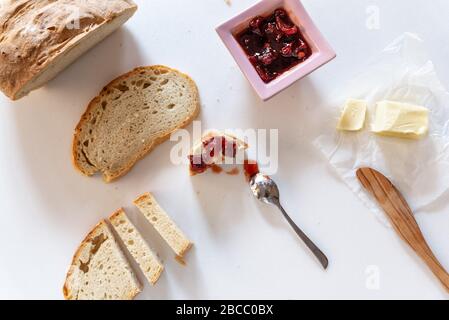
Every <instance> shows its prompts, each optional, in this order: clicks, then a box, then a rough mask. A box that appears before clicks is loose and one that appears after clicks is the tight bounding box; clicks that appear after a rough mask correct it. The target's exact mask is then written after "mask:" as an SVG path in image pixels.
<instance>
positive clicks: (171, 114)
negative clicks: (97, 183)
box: [73, 66, 200, 182]
mask: <svg viewBox="0 0 449 320" xmlns="http://www.w3.org/2000/svg"><path fill="white" fill-rule="evenodd" d="M199 110H200V101H199V94H198V90H197V87H196V85H195V83H194V82H193V80H192V79H190V78H189V77H188V76H187V75H185V74H183V73H181V72H179V71H176V70H173V69H170V68H168V67H164V66H151V67H141V68H137V69H135V70H133V71H131V72H129V73H127V74H125V75H123V76H121V77H119V78H117V79H116V80H114V81H112V82H111V83H110V84H108V85H107V86H106V87H105V88H104V89H103V90H102V91H101V93H100V94H99V96H97V97H96V98H94V99H93V100H92V102H91V103H90V104H89V106H88V108H87V111H86V112H85V113H84V115H83V116H82V117H81V120H80V122H79V124H78V126H77V127H76V130H75V136H74V141H73V159H74V164H75V167H76V168H77V169H78V170H79V171H81V172H82V173H83V174H85V175H87V176H91V175H94V174H95V173H97V172H101V173H102V174H103V178H104V180H105V181H106V182H110V181H112V180H114V179H117V178H119V177H121V176H122V175H124V174H126V173H127V172H128V171H129V170H130V169H131V168H132V167H133V166H134V164H135V163H136V162H137V161H138V160H139V159H141V158H143V157H144V156H145V155H146V154H148V153H149V152H150V151H152V150H153V149H154V148H155V147H156V146H157V145H159V144H160V143H162V142H164V141H165V140H167V139H168V138H169V137H170V135H171V133H173V132H174V131H176V130H178V129H179V128H182V127H184V126H186V125H188V124H189V123H190V122H192V121H193V120H194V119H195V117H196V116H197V115H198V113H199Z"/></svg>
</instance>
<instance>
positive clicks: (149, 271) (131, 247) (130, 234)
mask: <svg viewBox="0 0 449 320" xmlns="http://www.w3.org/2000/svg"><path fill="white" fill-rule="evenodd" d="M109 221H110V222H111V224H112V226H113V227H114V229H115V231H117V233H118V235H119V236H120V238H121V239H122V241H123V243H124V244H125V246H126V248H127V249H128V251H129V252H130V253H131V255H132V256H133V258H134V259H135V260H136V261H137V263H138V264H139V267H140V269H141V270H142V272H143V273H144V275H145V277H146V278H147V279H148V281H149V282H150V283H151V285H155V284H156V282H157V281H158V280H159V277H160V276H161V274H162V271H164V266H163V265H162V263H161V261H160V260H159V258H158V257H157V255H156V254H155V253H154V252H153V250H151V248H150V246H149V245H148V243H147V242H146V241H145V240H144V239H143V237H142V235H141V234H140V232H139V231H138V230H137V228H136V227H135V226H134V224H133V223H132V222H131V221H130V220H129V218H128V217H127V215H126V213H125V211H124V210H123V209H120V210H118V211H117V212H115V213H114V214H113V215H112V216H111V217H110V218H109Z"/></svg>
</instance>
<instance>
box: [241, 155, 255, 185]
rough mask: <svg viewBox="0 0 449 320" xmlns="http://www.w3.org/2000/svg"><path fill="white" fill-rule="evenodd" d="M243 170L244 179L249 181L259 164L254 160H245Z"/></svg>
mask: <svg viewBox="0 0 449 320" xmlns="http://www.w3.org/2000/svg"><path fill="white" fill-rule="evenodd" d="M243 170H244V171H245V176H246V179H248V181H249V180H251V178H252V177H254V176H255V175H256V174H258V173H259V165H258V164H257V162H255V161H249V160H245V163H244V164H243Z"/></svg>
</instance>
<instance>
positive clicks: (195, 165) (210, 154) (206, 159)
mask: <svg viewBox="0 0 449 320" xmlns="http://www.w3.org/2000/svg"><path fill="white" fill-rule="evenodd" d="M217 154H221V155H222V156H223V157H228V158H235V157H236V155H237V142H236V141H235V140H227V139H226V138H225V137H212V138H210V139H207V140H205V141H203V153H202V154H198V155H190V156H189V160H190V171H191V172H192V173H193V174H199V173H203V172H205V171H206V170H207V169H209V168H211V169H212V170H213V171H214V172H216V173H218V172H221V170H220V167H218V166H217V165H216V164H215V163H213V158H214V157H215V155H217Z"/></svg>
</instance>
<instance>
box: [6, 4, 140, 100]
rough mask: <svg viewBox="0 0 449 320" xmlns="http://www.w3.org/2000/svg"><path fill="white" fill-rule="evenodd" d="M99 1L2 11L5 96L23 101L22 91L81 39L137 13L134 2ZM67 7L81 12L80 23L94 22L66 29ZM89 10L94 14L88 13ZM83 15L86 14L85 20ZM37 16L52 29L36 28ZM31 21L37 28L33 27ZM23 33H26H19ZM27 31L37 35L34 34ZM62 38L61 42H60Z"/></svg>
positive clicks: (19, 6) (10, 7)
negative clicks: (33, 31) (45, 20)
mask: <svg viewBox="0 0 449 320" xmlns="http://www.w3.org/2000/svg"><path fill="white" fill-rule="evenodd" d="M101 1H102V2H101V3H100V2H99V3H97V4H96V3H95V2H85V1H80V0H65V1H62V0H57V1H56V3H55V2H53V1H43V0H17V1H15V2H12V3H10V4H8V5H6V6H5V7H4V8H1V10H0V33H3V34H4V35H5V36H4V37H2V38H1V41H0V48H2V49H1V50H0V51H1V54H0V89H1V90H2V91H3V92H4V94H5V95H6V96H7V97H9V98H10V99H12V100H18V99H20V98H22V97H23V96H24V95H26V94H28V92H25V91H23V90H24V88H25V87H26V86H28V85H29V84H31V83H32V82H33V81H34V80H35V79H37V78H38V77H39V76H40V75H41V74H42V73H43V72H44V71H45V70H47V69H49V68H50V67H52V66H53V63H54V62H55V61H56V60H57V59H58V58H60V57H62V56H64V55H66V54H68V53H69V52H71V51H72V50H73V49H75V48H76V47H77V46H78V45H80V44H81V42H82V41H83V39H84V38H86V37H88V36H89V35H90V34H92V33H93V32H95V31H96V30H97V29H99V28H100V27H103V26H105V25H108V24H110V23H111V22H112V21H113V20H114V19H116V18H117V17H119V16H122V15H125V14H129V15H132V14H134V12H135V11H136V10H137V5H136V4H135V3H134V2H133V0H111V1H109V2H104V1H105V0H101ZM69 5H74V6H78V7H79V8H80V12H81V13H80V18H79V20H80V21H81V20H82V19H83V18H85V19H86V20H87V19H90V20H93V21H90V20H89V24H88V25H86V26H82V27H81V28H78V29H76V28H72V29H69V28H68V27H66V25H65V23H67V19H68V17H67V12H66V11H65V10H66V9H67V8H66V7H63V6H69ZM57 6H61V8H60V10H57V9H58V7H57ZM55 8H56V9H55ZM63 9H65V10H63ZM44 10H45V11H44ZM89 10H92V11H93V12H95V14H92V13H90V12H89ZM83 13H85V15H84V16H83ZM40 15H41V16H44V17H49V18H47V19H48V20H49V21H48V23H50V24H51V25H49V26H47V28H43V29H42V26H41V25H39V24H38V23H40V19H41V18H40ZM92 16H94V18H92ZM34 20H36V25H34V24H33V23H34ZM29 24H31V25H29ZM5 26H6V27H5ZM92 26H94V27H93V28H92ZM22 29H25V30H27V32H21V30H22ZM29 30H37V31H36V34H34V33H31V32H30V31H29ZM73 30H75V31H73ZM38 32H41V33H38ZM65 33H67V34H68V35H67V37H68V38H67V39H66V38H65V37H66V36H65V35H63V34H65ZM43 35H46V36H45V37H43ZM8 36H10V37H9V38H11V39H9V38H8ZM61 37H63V42H60V41H59V38H61ZM16 38H17V39H16ZM48 80H50V79H48ZM33 89H34V88H33Z"/></svg>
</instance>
